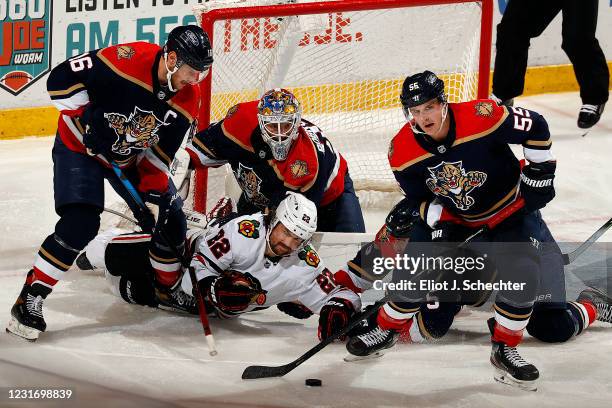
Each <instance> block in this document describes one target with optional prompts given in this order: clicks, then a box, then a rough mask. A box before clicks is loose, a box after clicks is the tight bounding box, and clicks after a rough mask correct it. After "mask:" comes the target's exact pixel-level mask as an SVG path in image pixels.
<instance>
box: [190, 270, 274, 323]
mask: <svg viewBox="0 0 612 408" xmlns="http://www.w3.org/2000/svg"><path fill="white" fill-rule="evenodd" d="M198 286H199V288H200V292H201V293H202V295H204V297H205V298H206V299H207V300H208V301H209V302H210V303H212V305H213V306H214V307H215V308H216V309H217V311H218V312H219V315H220V316H219V317H225V318H229V317H231V316H233V315H235V314H237V313H240V312H243V311H245V310H246V309H247V308H248V307H249V305H251V304H252V303H257V304H258V305H263V304H264V303H265V301H266V291H265V290H262V289H261V284H260V283H259V282H258V281H256V280H255V279H253V278H252V277H251V276H249V275H246V274H243V273H240V272H235V271H228V272H226V273H225V274H224V275H221V276H209V277H207V278H204V279H202V280H201V281H200V282H199V283H198Z"/></svg>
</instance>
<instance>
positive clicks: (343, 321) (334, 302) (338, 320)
mask: <svg viewBox="0 0 612 408" xmlns="http://www.w3.org/2000/svg"><path fill="white" fill-rule="evenodd" d="M354 314H355V308H354V307H353V304H352V303H351V301H350V300H348V299H343V298H337V297H334V298H331V299H330V300H328V301H327V303H326V304H325V306H323V308H321V313H319V340H325V339H326V338H328V337H329V336H333V335H334V334H335V333H337V332H338V331H340V330H342V329H343V328H344V327H346V326H347V325H348V324H349V322H350V320H351V317H353V315H354ZM345 339H346V336H342V337H340V338H339V340H340V341H344V340H345Z"/></svg>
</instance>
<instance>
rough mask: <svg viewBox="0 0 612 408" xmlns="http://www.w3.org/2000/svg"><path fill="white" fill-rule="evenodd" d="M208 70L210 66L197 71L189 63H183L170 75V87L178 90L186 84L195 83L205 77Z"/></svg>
mask: <svg viewBox="0 0 612 408" xmlns="http://www.w3.org/2000/svg"><path fill="white" fill-rule="evenodd" d="M209 71H210V68H208V69H205V70H204V71H197V70H195V69H193V68H191V67H190V66H189V65H187V64H183V65H182V66H181V67H180V68H179V69H178V71H176V72H175V73H174V74H173V75H172V79H171V81H172V87H173V88H174V89H176V90H178V91H180V90H181V89H183V88H184V87H186V86H187V85H195V84H197V83H199V82H201V81H202V80H203V79H204V78H206V76H208V72H209Z"/></svg>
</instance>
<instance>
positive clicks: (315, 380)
mask: <svg viewBox="0 0 612 408" xmlns="http://www.w3.org/2000/svg"><path fill="white" fill-rule="evenodd" d="M306 385H307V386H309V387H320V386H321V385H323V381H321V380H319V379H318V378H308V379H307V380H306Z"/></svg>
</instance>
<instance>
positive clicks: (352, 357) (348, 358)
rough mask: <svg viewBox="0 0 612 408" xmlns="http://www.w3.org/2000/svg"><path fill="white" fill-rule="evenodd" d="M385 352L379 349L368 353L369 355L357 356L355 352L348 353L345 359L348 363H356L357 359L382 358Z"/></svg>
mask: <svg viewBox="0 0 612 408" xmlns="http://www.w3.org/2000/svg"><path fill="white" fill-rule="evenodd" d="M384 355H385V353H383V352H381V351H377V352H376V353H373V354H370V355H367V356H355V355H353V354H348V355H346V356H345V357H344V358H343V360H344V361H346V362H347V363H354V362H356V361H367V360H373V359H375V358H380V357H382V356H384Z"/></svg>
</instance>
